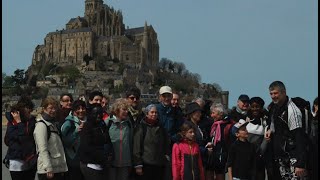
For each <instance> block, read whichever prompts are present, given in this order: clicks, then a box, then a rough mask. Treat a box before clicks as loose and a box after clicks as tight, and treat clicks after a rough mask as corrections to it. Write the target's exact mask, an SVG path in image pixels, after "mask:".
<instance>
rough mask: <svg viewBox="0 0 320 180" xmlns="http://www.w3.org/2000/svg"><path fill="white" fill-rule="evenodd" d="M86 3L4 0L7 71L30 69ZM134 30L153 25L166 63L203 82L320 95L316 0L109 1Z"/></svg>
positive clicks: (263, 92)
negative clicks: (41, 48)
mask: <svg viewBox="0 0 320 180" xmlns="http://www.w3.org/2000/svg"><path fill="white" fill-rule="evenodd" d="M84 1H85V0H46V1H44V0H24V1H21V0H6V1H2V37H3V39H2V71H3V72H5V73H6V74H9V75H11V74H12V73H13V71H14V70H16V69H17V68H20V69H27V67H28V66H30V65H31V58H32V54H33V51H34V49H35V47H36V46H37V45H38V44H43V43H44V38H45V36H46V34H47V33H49V32H52V31H56V30H61V29H62V28H65V24H66V23H67V22H68V21H69V20H70V18H74V17H77V16H83V15H84ZM104 3H106V4H108V5H109V6H112V7H114V8H115V9H117V10H119V9H120V10H121V11H122V13H123V16H124V23H125V25H126V27H127V26H129V27H130V28H135V27H142V26H143V25H144V22H145V21H147V23H148V24H151V25H152V26H153V28H154V29H155V31H156V32H157V33H158V40H159V44H160V59H161V58H169V59H171V60H173V61H177V62H183V63H184V64H185V65H186V68H187V69H188V70H189V71H191V72H193V73H198V74H200V75H201V77H202V82H204V83H218V84H219V85H220V86H221V88H222V89H223V90H226V91H229V107H230V106H233V105H234V104H235V103H236V100H237V98H238V96H239V95H240V94H242V93H245V94H248V95H249V96H250V97H253V96H260V97H262V98H263V99H264V100H265V101H266V103H269V102H270V97H269V92H268V86H269V84H270V83H271V82H273V81H274V80H281V81H283V82H284V83H285V85H286V86H287V94H288V95H289V96H292V97H294V96H301V97H303V98H305V99H307V100H309V101H313V99H314V98H315V97H316V96H317V95H318V1H317V0H229V1H225V0H201V1H194V0H108V1H107V0H104Z"/></svg>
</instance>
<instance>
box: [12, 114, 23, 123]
mask: <svg viewBox="0 0 320 180" xmlns="http://www.w3.org/2000/svg"><path fill="white" fill-rule="evenodd" d="M11 115H12V117H13V119H14V120H15V121H16V122H17V123H20V122H21V118H20V112H19V111H16V112H11Z"/></svg>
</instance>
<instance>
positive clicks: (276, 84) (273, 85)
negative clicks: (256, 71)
mask: <svg viewBox="0 0 320 180" xmlns="http://www.w3.org/2000/svg"><path fill="white" fill-rule="evenodd" d="M275 88H278V89H279V90H280V91H281V92H286V86H285V85H284V84H283V82H281V81H273V82H272V83H271V84H270V86H269V90H270V91H272V90H274V89H275Z"/></svg>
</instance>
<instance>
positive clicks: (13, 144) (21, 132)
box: [4, 116, 36, 160]
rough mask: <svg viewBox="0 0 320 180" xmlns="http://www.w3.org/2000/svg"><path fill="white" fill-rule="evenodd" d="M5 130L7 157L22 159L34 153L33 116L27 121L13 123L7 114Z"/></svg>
mask: <svg viewBox="0 0 320 180" xmlns="http://www.w3.org/2000/svg"><path fill="white" fill-rule="evenodd" d="M7 119H8V124H7V131H6V134H5V137H4V142H5V144H6V145H7V146H8V152H7V158H8V159H21V160H24V159H26V158H27V157H29V156H30V155H32V154H36V145H35V142H34V138H33V131H34V128H35V123H36V121H35V117H31V118H30V119H28V120H27V121H22V122H21V123H18V124H16V123H14V122H13V120H12V119H11V118H10V117H9V116H8V117H7Z"/></svg>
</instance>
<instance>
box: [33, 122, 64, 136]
mask: <svg viewBox="0 0 320 180" xmlns="http://www.w3.org/2000/svg"><path fill="white" fill-rule="evenodd" d="M38 122H42V123H44V125H46V127H47V134H48V138H47V139H48V140H49V139H50V137H51V133H56V134H58V135H59V136H60V134H59V132H58V131H52V130H51V129H50V126H48V125H47V123H45V122H44V120H42V119H40V120H39V121H37V123H38Z"/></svg>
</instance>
